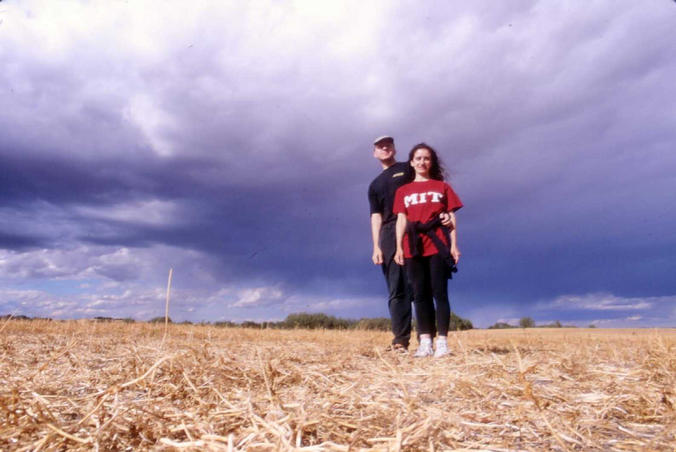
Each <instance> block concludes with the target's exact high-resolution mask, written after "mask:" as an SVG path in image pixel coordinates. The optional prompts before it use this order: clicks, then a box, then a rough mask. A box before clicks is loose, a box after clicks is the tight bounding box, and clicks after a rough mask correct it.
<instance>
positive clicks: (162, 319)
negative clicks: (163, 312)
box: [148, 316, 174, 323]
mask: <svg viewBox="0 0 676 452" xmlns="http://www.w3.org/2000/svg"><path fill="white" fill-rule="evenodd" d="M148 322H149V323H164V316H162V317H153V318H152V319H150V320H148ZM169 323H174V322H172V321H171V317H169Z"/></svg>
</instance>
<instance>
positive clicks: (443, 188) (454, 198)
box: [392, 179, 462, 258]
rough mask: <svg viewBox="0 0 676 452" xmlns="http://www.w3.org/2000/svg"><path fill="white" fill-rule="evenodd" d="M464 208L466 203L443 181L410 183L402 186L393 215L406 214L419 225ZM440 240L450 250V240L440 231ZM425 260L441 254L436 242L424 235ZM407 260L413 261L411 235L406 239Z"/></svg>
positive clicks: (395, 200) (405, 251)
mask: <svg viewBox="0 0 676 452" xmlns="http://www.w3.org/2000/svg"><path fill="white" fill-rule="evenodd" d="M461 207H462V202H461V201H460V198H458V195H456V194H455V192H454V191H453V189H452V188H451V186H450V185H448V184H447V183H446V182H443V181H440V180H433V179H430V180H427V181H424V182H410V183H408V184H406V185H402V186H401V187H399V189H398V190H397V193H396V194H395V195H394V207H393V209H392V211H393V212H394V213H395V214H399V213H404V214H406V219H407V220H408V221H419V222H421V223H427V222H428V221H430V220H431V219H433V218H435V217H438V216H439V214H440V213H441V212H455V211H456V210H458V209H459V208H461ZM436 234H437V236H438V237H439V238H440V239H441V241H443V242H444V243H445V244H446V246H448V242H447V241H446V236H445V234H444V233H443V231H442V230H441V228H438V229H437V231H436ZM422 243H423V256H431V255H433V254H437V253H438V252H439V250H437V247H436V246H434V242H432V240H431V239H430V238H429V237H427V236H425V235H424V234H423V236H422ZM403 245H404V257H407V258H410V257H411V250H410V249H409V246H408V234H405V235H404V244H403Z"/></svg>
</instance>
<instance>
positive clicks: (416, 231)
mask: <svg viewBox="0 0 676 452" xmlns="http://www.w3.org/2000/svg"><path fill="white" fill-rule="evenodd" d="M438 228H441V231H442V232H443V234H444V236H445V237H446V242H447V243H448V246H447V245H446V244H445V243H444V242H443V241H442V240H441V239H440V238H439V236H438V235H437V234H436V230H437V229H438ZM406 234H407V235H408V249H409V251H410V252H411V256H412V257H419V256H422V255H423V245H422V236H423V235H425V236H426V237H428V238H429V239H430V240H431V241H432V243H434V246H435V247H436V248H437V251H439V254H440V255H441V257H442V258H443V259H444V261H445V262H446V263H447V264H448V267H449V270H450V271H449V272H448V278H449V279H451V278H452V277H453V273H455V272H457V271H458V268H457V267H456V266H455V260H454V259H453V256H451V251H450V249H449V247H450V245H451V234H450V232H449V230H448V228H447V227H446V226H444V225H442V224H441V218H439V217H436V218H433V219H432V220H430V221H428V222H427V223H422V222H420V221H409V222H407V223H406Z"/></svg>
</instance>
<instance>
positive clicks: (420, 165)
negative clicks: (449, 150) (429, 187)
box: [411, 149, 432, 177]
mask: <svg viewBox="0 0 676 452" xmlns="http://www.w3.org/2000/svg"><path fill="white" fill-rule="evenodd" d="M411 166H412V167H413V169H414V170H415V173H416V174H419V175H420V176H424V177H428V176H429V174H430V168H431V167H432V154H431V153H430V151H429V150H427V149H418V150H417V151H415V152H414V153H413V160H411Z"/></svg>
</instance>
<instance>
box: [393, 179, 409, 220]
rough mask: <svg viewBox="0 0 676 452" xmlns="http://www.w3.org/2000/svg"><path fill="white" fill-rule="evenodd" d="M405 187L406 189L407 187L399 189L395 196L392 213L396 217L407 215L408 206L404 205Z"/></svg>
mask: <svg viewBox="0 0 676 452" xmlns="http://www.w3.org/2000/svg"><path fill="white" fill-rule="evenodd" d="M404 187H406V185H402V186H401V187H399V188H398V189H397V192H396V193H395V194H394V205H393V206H392V212H393V213H394V214H395V215H397V214H400V213H404V214H405V213H406V206H405V205H404Z"/></svg>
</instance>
